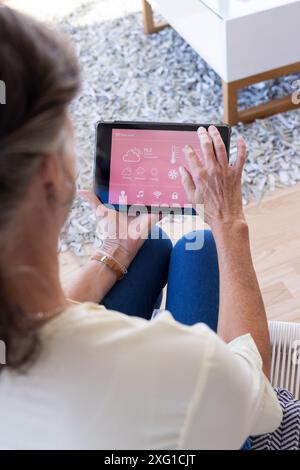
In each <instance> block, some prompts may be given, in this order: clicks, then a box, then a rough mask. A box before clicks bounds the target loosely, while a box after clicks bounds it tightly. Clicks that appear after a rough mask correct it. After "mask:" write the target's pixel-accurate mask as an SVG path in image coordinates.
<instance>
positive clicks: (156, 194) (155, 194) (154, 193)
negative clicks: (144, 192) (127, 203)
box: [153, 191, 162, 199]
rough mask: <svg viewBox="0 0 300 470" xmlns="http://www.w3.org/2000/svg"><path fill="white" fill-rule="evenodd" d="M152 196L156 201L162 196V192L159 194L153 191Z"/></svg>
mask: <svg viewBox="0 0 300 470" xmlns="http://www.w3.org/2000/svg"><path fill="white" fill-rule="evenodd" d="M153 195H154V196H155V197H156V199H158V198H159V197H160V196H161V195H162V192H160V191H153Z"/></svg>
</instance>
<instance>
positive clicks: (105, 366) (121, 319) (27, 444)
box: [0, 303, 282, 449]
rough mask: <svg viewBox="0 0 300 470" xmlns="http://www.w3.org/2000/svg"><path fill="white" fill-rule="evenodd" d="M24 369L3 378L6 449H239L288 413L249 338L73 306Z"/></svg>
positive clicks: (1, 425)
mask: <svg viewBox="0 0 300 470" xmlns="http://www.w3.org/2000/svg"><path fill="white" fill-rule="evenodd" d="M41 339H42V343H43V349H42V353H41V355H40V357H39V359H38V360H37V362H36V363H35V364H34V365H33V366H32V367H31V368H30V369H29V371H28V373H27V374H20V373H16V372H12V371H10V370H9V369H7V370H5V369H4V371H3V373H1V374H0V416H1V419H0V448H2V449H239V448H240V447H241V445H242V444H243V442H244V441H245V440H246V438H247V437H248V436H249V435H254V434H261V433H267V432H271V431H274V430H275V429H276V428H277V427H278V426H279V424H280V421H281V419H282V412H281V408H280V406H279V403H278V401H277V398H276V396H275V393H274V392H273V390H272V387H271V385H270V383H269V381H268V380H267V378H266V377H265V376H264V374H263V372H262V361H261V357H260V355H259V352H258V350H257V348H256V345H255V343H254V341H253V339H252V337H251V336H250V335H249V334H248V335H245V336H243V337H240V338H237V339H235V340H234V341H233V342H231V343H230V344H228V345H227V344H225V343H224V342H223V341H222V340H221V339H220V338H219V337H218V336H217V335H216V334H215V333H214V332H213V331H211V330H210V329H209V328H208V327H207V326H206V325H204V324H197V325H195V326H192V327H188V326H184V325H182V324H180V323H177V322H176V321H175V320H174V319H173V318H172V316H171V314H170V313H169V312H164V313H162V314H160V315H158V316H157V317H156V318H155V319H154V320H152V321H150V322H149V321H146V320H143V319H141V318H137V317H129V316H127V315H123V314H121V313H118V312H114V311H108V310H105V309H104V308H103V307H99V306H98V305H95V304H92V303H84V304H81V305H76V306H72V307H71V308H69V309H68V310H67V311H66V312H65V313H63V314H62V315H60V316H59V317H57V318H55V319H53V320H52V321H51V322H49V323H48V324H47V325H46V326H45V327H43V329H42V332H41Z"/></svg>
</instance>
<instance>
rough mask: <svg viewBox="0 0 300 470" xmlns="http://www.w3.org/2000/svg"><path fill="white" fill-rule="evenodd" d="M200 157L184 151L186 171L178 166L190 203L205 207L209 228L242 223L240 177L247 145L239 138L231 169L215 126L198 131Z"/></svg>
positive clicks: (189, 149)
mask: <svg viewBox="0 0 300 470" xmlns="http://www.w3.org/2000/svg"><path fill="white" fill-rule="evenodd" d="M198 135H199V140H200V148H201V155H198V154H197V153H196V152H195V150H194V149H193V148H192V147H190V146H186V147H185V148H184V152H185V156H186V160H187V164H188V168H184V167H180V173H181V176H182V184H183V186H184V189H185V191H186V194H187V197H188V199H189V201H190V202H191V203H193V204H203V205H204V218H205V222H207V223H208V224H209V225H210V226H211V228H212V229H213V228H214V226H216V225H219V224H220V223H222V224H224V223H229V224H231V223H233V222H234V221H236V220H244V213H243V205H242V195H241V175H242V171H243V167H244V163H245V159H246V144H245V141H244V139H243V138H242V137H240V138H239V139H238V153H237V160H236V163H235V165H233V166H230V165H229V163H228V159H227V152H226V148H225V145H224V142H223V140H222V137H221V135H220V133H219V131H218V130H217V128H216V127H214V126H210V128H209V130H208V132H207V131H206V129H205V128H203V127H200V128H199V130H198Z"/></svg>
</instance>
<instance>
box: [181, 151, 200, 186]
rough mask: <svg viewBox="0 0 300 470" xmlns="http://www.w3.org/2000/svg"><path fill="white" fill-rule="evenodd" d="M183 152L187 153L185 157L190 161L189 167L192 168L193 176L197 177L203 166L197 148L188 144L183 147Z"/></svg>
mask: <svg viewBox="0 0 300 470" xmlns="http://www.w3.org/2000/svg"><path fill="white" fill-rule="evenodd" d="M183 152H184V154H185V159H186V161H187V163H188V166H189V169H190V172H191V174H192V176H193V177H194V178H195V179H197V174H198V173H199V171H200V170H201V168H202V166H203V165H202V163H201V161H200V159H199V157H198V155H197V153H196V152H195V150H194V149H193V147H191V146H190V145H186V146H185V147H184V148H183Z"/></svg>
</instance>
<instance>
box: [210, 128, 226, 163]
mask: <svg viewBox="0 0 300 470" xmlns="http://www.w3.org/2000/svg"><path fill="white" fill-rule="evenodd" d="M208 132H209V135H210V137H211V139H212V142H213V144H214V149H215V155H216V157H217V160H218V162H219V164H220V165H221V167H222V168H227V167H228V158H227V152H226V147H225V144H224V142H223V139H222V137H221V134H220V132H219V131H218V129H217V128H216V127H215V126H210V127H209V129H208Z"/></svg>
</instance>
